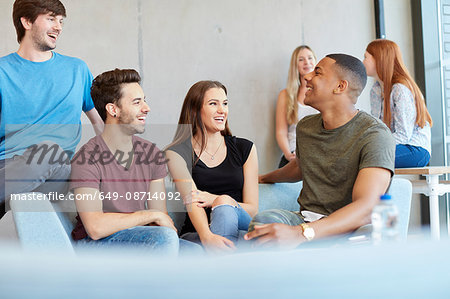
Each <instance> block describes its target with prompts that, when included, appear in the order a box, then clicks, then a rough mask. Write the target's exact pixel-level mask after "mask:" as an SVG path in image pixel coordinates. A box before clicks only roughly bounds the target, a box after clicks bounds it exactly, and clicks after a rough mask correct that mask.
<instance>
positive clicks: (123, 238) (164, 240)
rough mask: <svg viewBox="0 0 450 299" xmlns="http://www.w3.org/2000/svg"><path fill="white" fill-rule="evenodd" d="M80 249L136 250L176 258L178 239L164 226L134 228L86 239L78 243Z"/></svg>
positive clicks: (171, 230)
mask: <svg viewBox="0 0 450 299" xmlns="http://www.w3.org/2000/svg"><path fill="white" fill-rule="evenodd" d="M79 245H80V246H82V247H90V248H120V249H122V248H123V249H135V250H136V249H138V250H139V251H144V252H155V253H158V254H163V255H169V256H176V255H178V249H179V239H178V235H177V233H176V232H175V231H174V230H173V229H171V228H169V227H164V226H135V227H132V228H128V229H124V230H121V231H118V232H116V233H114V234H112V235H110V236H108V237H106V238H102V239H99V240H92V239H91V238H90V237H86V238H84V239H83V240H81V241H79Z"/></svg>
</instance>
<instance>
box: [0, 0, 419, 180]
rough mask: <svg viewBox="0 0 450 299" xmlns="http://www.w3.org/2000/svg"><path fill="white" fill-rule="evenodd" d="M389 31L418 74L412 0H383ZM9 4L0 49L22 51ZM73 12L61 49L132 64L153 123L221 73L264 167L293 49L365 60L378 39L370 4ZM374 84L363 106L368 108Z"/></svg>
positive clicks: (134, 4) (172, 118)
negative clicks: (303, 46) (192, 89)
mask: <svg viewBox="0 0 450 299" xmlns="http://www.w3.org/2000/svg"><path fill="white" fill-rule="evenodd" d="M384 2H385V11H386V31H387V37H388V38H390V39H393V40H395V41H396V42H398V43H399V44H400V47H401V49H402V50H403V53H404V55H405V60H406V64H407V65H408V66H409V68H410V70H411V72H412V73H414V72H413V67H412V66H413V59H412V57H413V52H412V46H411V45H412V41H411V39H412V33H411V17H410V2H409V0H385V1H384ZM12 3H13V0H0V34H1V36H2V43H1V44H0V55H1V56H3V55H6V54H8V53H9V52H12V51H16V50H17V47H18V45H17V42H16V41H15V38H16V37H15V30H14V27H13V25H12V21H11V11H12ZM63 3H64V4H65V6H66V9H67V13H68V18H67V19H66V21H65V27H64V32H63V34H62V35H61V38H60V40H59V42H58V48H57V51H59V52H60V53H63V54H66V55H72V56H77V57H80V58H81V59H83V60H85V61H86V62H87V64H88V65H89V67H90V68H91V71H92V73H93V74H94V76H95V75H97V74H99V73H101V72H103V71H105V70H110V69H113V68H115V67H119V68H136V69H137V70H139V71H140V72H141V74H142V75H143V78H144V82H143V86H144V91H145V93H146V95H147V98H149V99H150V107H151V109H152V111H151V112H150V123H153V124H160V123H176V121H177V119H178V114H179V111H180V108H181V103H182V101H183V99H184V96H185V94H186V92H187V90H188V88H189V87H190V86H191V85H192V84H193V83H195V82H196V81H199V80H203V79H216V80H219V81H222V82H223V83H224V84H225V85H226V86H227V87H228V89H229V99H230V114H229V119H230V120H229V121H230V126H231V129H232V131H233V133H234V134H235V135H238V136H242V137H246V138H249V139H251V140H253V141H254V142H255V143H256V146H257V148H258V154H259V162H260V171H261V172H266V171H268V170H271V169H273V168H275V167H276V165H277V164H278V160H279V157H280V155H281V152H280V151H279V149H278V146H277V144H276V141H275V128H274V120H275V104H276V99H277V95H278V92H279V91H280V90H281V89H283V88H284V86H285V83H286V79H287V71H288V64H289V59H290V55H291V52H292V50H293V49H294V48H295V47H296V46H297V45H300V44H303V43H306V44H309V45H310V46H311V47H312V48H313V49H314V50H315V51H316V54H317V56H318V58H319V59H320V58H322V57H323V56H324V55H326V54H328V53H332V52H344V53H349V54H352V55H355V56H357V57H359V58H361V59H362V57H363V54H364V49H365V47H366V45H367V43H368V42H370V41H371V40H372V39H374V38H375V26H374V7H373V1H372V0H321V1H316V0H246V1H239V0H228V1H219V0H208V1H207V0H166V1H160V0H127V1H123V0H96V1H90V0H72V1H68V0H63ZM371 83H372V81H369V83H368V88H366V90H365V91H364V93H363V95H362V97H361V98H360V100H359V102H358V107H359V108H360V109H363V110H368V109H369V107H370V106H369V99H368V94H369V87H370V86H371Z"/></svg>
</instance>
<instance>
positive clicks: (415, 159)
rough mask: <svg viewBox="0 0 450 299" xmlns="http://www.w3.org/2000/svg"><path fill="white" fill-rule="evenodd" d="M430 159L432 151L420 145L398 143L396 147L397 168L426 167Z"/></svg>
mask: <svg viewBox="0 0 450 299" xmlns="http://www.w3.org/2000/svg"><path fill="white" fill-rule="evenodd" d="M429 161H430V153H429V152H428V151H427V150H426V149H424V148H423V147H420V146H413V145H409V144H397V146H396V147H395V168H405V167H424V166H426V165H427V164H428V162H429Z"/></svg>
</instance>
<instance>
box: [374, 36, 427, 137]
mask: <svg viewBox="0 0 450 299" xmlns="http://www.w3.org/2000/svg"><path fill="white" fill-rule="evenodd" d="M366 51H367V53H369V54H370V55H372V56H373V58H374V59H375V66H376V69H377V75H378V78H380V80H381V81H382V82H383V88H384V100H383V122H384V123H385V124H386V125H387V126H388V127H389V128H391V119H392V115H391V91H392V86H393V85H394V84H395V83H401V84H403V85H405V86H406V87H407V88H408V89H409V90H410V91H411V93H412V95H413V97H414V102H415V104H416V113H417V116H416V124H417V125H418V126H419V127H421V128H423V127H424V126H425V125H426V124H427V122H428V123H429V124H430V126H432V125H433V121H432V120H431V116H430V113H429V112H428V110H427V106H426V104H425V99H424V97H423V94H422V92H421V91H420V89H419V86H417V84H416V82H414V79H413V78H412V77H411V75H410V74H409V72H408V70H407V69H406V66H405V64H404V62H403V59H402V54H401V52H400V48H399V46H398V45H397V44H396V43H394V42H393V41H390V40H387V39H376V40H374V41H372V42H371V43H370V44H369V45H368V46H367V49H366Z"/></svg>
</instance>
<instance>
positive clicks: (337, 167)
mask: <svg viewBox="0 0 450 299" xmlns="http://www.w3.org/2000/svg"><path fill="white" fill-rule="evenodd" d="M296 154H297V157H299V159H300V168H301V170H302V174H303V188H302V191H301V193H300V196H299V198H298V203H299V204H300V207H301V210H302V211H303V210H307V211H312V212H315V213H319V214H323V215H329V214H331V213H333V212H334V211H336V210H338V209H340V208H342V207H344V206H346V205H348V204H350V203H351V202H352V191H353V185H354V183H355V180H356V177H357V175H358V172H359V171H360V170H361V169H363V168H366V167H380V168H386V169H388V170H390V171H391V173H392V174H393V172H394V161H395V141H394V138H393V137H392V134H391V132H390V131H389V129H388V128H387V127H386V125H384V124H383V123H382V122H381V121H379V120H378V119H376V118H374V117H372V116H370V115H369V114H367V113H365V112H362V111H359V112H358V113H357V114H356V115H355V116H354V117H353V118H352V119H351V120H350V121H349V122H348V123H346V124H345V125H343V126H341V127H339V128H336V129H332V130H326V129H325V128H324V127H323V120H322V115H321V114H316V115H311V116H307V117H305V118H303V119H302V120H301V121H300V122H299V123H298V124H297V149H296Z"/></svg>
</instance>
